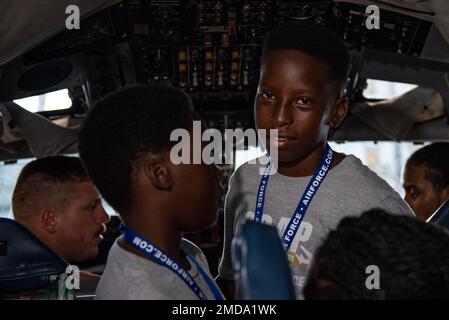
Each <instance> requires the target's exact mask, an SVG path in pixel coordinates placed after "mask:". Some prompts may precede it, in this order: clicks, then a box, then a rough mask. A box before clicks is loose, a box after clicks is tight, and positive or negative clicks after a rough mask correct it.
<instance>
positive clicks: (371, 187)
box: [231, 154, 396, 198]
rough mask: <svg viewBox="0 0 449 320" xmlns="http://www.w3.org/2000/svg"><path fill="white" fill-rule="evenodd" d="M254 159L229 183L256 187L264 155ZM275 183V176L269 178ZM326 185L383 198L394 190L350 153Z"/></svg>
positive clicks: (285, 181) (329, 177)
mask: <svg viewBox="0 0 449 320" xmlns="http://www.w3.org/2000/svg"><path fill="white" fill-rule="evenodd" d="M256 160H257V161H255V160H252V161H248V162H245V163H244V164H243V165H241V166H239V167H238V168H237V169H236V171H235V172H234V174H233V175H232V177H231V185H232V184H233V185H236V184H237V185H238V184H242V183H243V184H245V185H251V187H252V188H253V189H254V188H257V186H258V185H259V182H260V178H261V176H262V172H263V171H264V169H265V167H266V163H267V160H266V157H264V156H262V157H259V158H257V159H256ZM271 180H272V181H273V180H274V181H273V182H271V183H276V178H275V179H271ZM299 180H301V181H303V180H304V177H300V178H298V181H299ZM291 181H293V180H292V179H289V180H288V181H287V180H285V179H282V180H281V179H280V182H282V183H283V184H284V183H288V182H291ZM326 181H327V183H326V184H327V185H328V187H332V186H333V185H335V184H338V186H339V188H341V187H346V188H349V189H358V190H360V191H364V192H369V191H371V192H375V194H376V195H377V196H378V197H380V198H384V197H387V196H388V195H391V194H392V193H394V194H396V191H394V189H393V188H392V187H391V186H390V185H389V184H388V183H387V182H386V181H385V180H384V179H383V178H381V177H379V176H378V175H377V173H375V172H374V171H372V170H371V169H370V168H368V167H367V166H366V165H364V164H363V163H362V161H361V160H360V159H359V158H357V157H356V156H354V155H352V154H348V155H345V157H344V159H343V160H342V162H341V163H339V164H338V165H337V166H335V167H334V168H333V169H332V170H331V171H330V172H329V174H328V177H327V178H326Z"/></svg>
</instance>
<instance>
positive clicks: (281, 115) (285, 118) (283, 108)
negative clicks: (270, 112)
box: [273, 100, 292, 127]
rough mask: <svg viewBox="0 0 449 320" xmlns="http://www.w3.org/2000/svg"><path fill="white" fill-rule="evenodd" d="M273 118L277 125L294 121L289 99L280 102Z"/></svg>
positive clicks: (281, 125) (284, 124) (280, 125)
mask: <svg viewBox="0 0 449 320" xmlns="http://www.w3.org/2000/svg"><path fill="white" fill-rule="evenodd" d="M273 119H274V120H275V125H276V127H283V126H286V125H289V124H290V123H291V122H292V117H291V113H290V108H289V106H288V104H287V101H285V100H283V101H280V102H279V103H278V105H277V106H276V111H275V114H274V117H273Z"/></svg>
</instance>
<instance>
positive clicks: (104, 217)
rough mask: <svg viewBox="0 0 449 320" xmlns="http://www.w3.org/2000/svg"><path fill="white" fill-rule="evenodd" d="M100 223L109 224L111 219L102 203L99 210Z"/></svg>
mask: <svg viewBox="0 0 449 320" xmlns="http://www.w3.org/2000/svg"><path fill="white" fill-rule="evenodd" d="M98 211H99V212H98V221H99V222H100V223H107V222H109V220H110V218H111V217H109V215H108V213H107V212H106V210H105V209H104V207H103V205H102V204H101V203H100V205H99V208H98Z"/></svg>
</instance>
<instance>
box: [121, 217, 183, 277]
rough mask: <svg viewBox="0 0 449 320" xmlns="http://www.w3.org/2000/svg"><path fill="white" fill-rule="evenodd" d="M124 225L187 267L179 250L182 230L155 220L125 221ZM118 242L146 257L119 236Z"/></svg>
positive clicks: (123, 246)
mask: <svg viewBox="0 0 449 320" xmlns="http://www.w3.org/2000/svg"><path fill="white" fill-rule="evenodd" d="M126 226H127V227H128V228H130V229H131V230H133V231H134V232H137V233H138V234H140V235H141V236H142V237H144V238H145V239H146V240H148V241H150V242H151V243H152V244H154V245H155V246H156V247H158V248H159V249H161V250H162V251H163V252H165V253H166V254H167V255H168V256H170V257H171V258H174V259H176V260H178V261H180V262H181V263H182V264H183V267H184V268H187V269H188V268H189V266H188V262H187V264H186V261H187V260H186V257H185V256H184V255H183V254H182V253H181V250H180V245H181V238H182V232H181V231H179V230H178V229H177V228H174V227H172V226H171V225H170V224H167V223H157V221H152V222H151V223H149V222H146V221H135V222H129V221H127V223H126ZM119 244H120V246H121V247H122V248H124V249H125V250H127V251H129V252H132V253H134V254H136V255H138V256H140V257H143V258H146V259H148V257H147V256H146V255H145V254H143V253H141V252H140V251H139V250H137V249H135V248H134V247H132V246H131V245H130V244H128V243H127V242H126V241H125V239H124V238H123V237H122V238H120V240H119Z"/></svg>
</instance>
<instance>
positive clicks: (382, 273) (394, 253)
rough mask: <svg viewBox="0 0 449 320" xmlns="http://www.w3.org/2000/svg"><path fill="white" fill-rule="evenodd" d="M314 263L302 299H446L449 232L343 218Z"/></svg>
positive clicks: (370, 216) (391, 219)
mask: <svg viewBox="0 0 449 320" xmlns="http://www.w3.org/2000/svg"><path fill="white" fill-rule="evenodd" d="M314 259H315V260H314V264H313V266H312V269H311V272H310V275H309V278H308V280H307V283H306V286H305V288H304V296H305V298H306V299H375V300H382V299H386V300H388V299H448V298H449V234H448V233H447V232H446V230H445V229H440V228H439V227H438V226H435V225H433V224H427V223H425V222H422V221H419V220H417V219H415V218H413V217H407V216H398V215H390V214H388V213H386V212H385V211H382V210H370V211H368V212H365V213H363V214H362V215H361V216H360V217H350V218H345V219H343V220H342V221H341V222H340V224H339V225H338V228H337V229H336V230H335V231H331V232H330V233H329V235H328V237H327V238H326V240H325V241H324V243H323V244H322V246H321V247H320V248H319V249H318V251H317V253H316V254H315V258H314Z"/></svg>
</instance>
